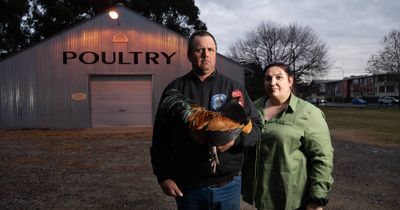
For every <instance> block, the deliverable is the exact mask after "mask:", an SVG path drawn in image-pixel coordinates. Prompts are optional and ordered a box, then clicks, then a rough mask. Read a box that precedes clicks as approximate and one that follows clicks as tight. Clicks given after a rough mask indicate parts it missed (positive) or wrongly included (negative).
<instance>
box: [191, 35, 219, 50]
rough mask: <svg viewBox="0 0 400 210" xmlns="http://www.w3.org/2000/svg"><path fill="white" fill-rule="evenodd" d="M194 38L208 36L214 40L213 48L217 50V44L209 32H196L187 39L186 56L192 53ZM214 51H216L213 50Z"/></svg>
mask: <svg viewBox="0 0 400 210" xmlns="http://www.w3.org/2000/svg"><path fill="white" fill-rule="evenodd" d="M196 36H210V37H211V38H212V39H213V40H214V43H215V48H217V42H216V41H215V38H214V36H213V35H212V34H211V33H210V32H208V31H206V30H198V31H195V32H193V33H192V35H190V37H189V43H188V54H189V53H192V51H193V48H194V38H196ZM215 50H217V49H215Z"/></svg>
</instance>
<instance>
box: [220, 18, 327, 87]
mask: <svg viewBox="0 0 400 210" xmlns="http://www.w3.org/2000/svg"><path fill="white" fill-rule="evenodd" d="M327 51H328V50H327V47H326V45H325V43H323V42H322V41H320V40H319V39H318V37H317V35H316V34H315V33H314V32H313V30H312V28H310V27H308V26H300V25H298V24H295V23H293V24H289V25H287V26H282V25H277V24H274V23H272V22H264V23H262V24H260V25H259V26H258V27H257V28H256V29H255V30H253V31H250V32H248V33H246V34H245V37H244V39H243V40H239V41H237V42H236V43H234V44H233V45H231V46H230V47H229V53H228V57H230V58H231V59H233V60H235V61H237V62H239V63H241V64H246V65H248V64H251V65H257V66H258V69H262V68H263V67H264V66H266V65H267V64H268V63H271V62H273V61H281V62H284V63H286V64H289V65H290V66H291V67H292V70H293V71H294V73H295V79H296V82H297V83H300V82H304V81H310V80H311V79H312V78H313V77H314V76H317V75H321V74H324V73H325V72H326V71H327V69H328V67H329V65H328V61H327Z"/></svg>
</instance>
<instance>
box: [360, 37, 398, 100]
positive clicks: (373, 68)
mask: <svg viewBox="0 0 400 210" xmlns="http://www.w3.org/2000/svg"><path fill="white" fill-rule="evenodd" d="M382 45H383V49H381V50H379V51H378V52H377V53H376V54H373V55H372V56H371V57H370V59H369V60H368V62H367V68H366V70H367V71H368V72H370V73H372V74H391V75H393V76H394V78H395V80H396V81H397V87H399V85H400V29H392V30H391V31H390V32H389V34H387V35H386V36H385V37H384V38H383V42H382ZM398 92H399V96H400V91H398Z"/></svg>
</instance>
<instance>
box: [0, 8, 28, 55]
mask: <svg viewBox="0 0 400 210" xmlns="http://www.w3.org/2000/svg"><path fill="white" fill-rule="evenodd" d="M28 9H29V5H28V2H27V1H25V0H14V1H12V2H8V1H5V0H3V1H0V14H1V15H0V20H1V21H0V55H1V54H3V53H7V52H13V51H18V50H20V49H21V48H23V47H24V46H25V45H26V37H25V34H26V33H27V32H26V31H24V28H22V27H20V24H21V20H22V18H23V16H24V15H25V13H26V12H27V11H28Z"/></svg>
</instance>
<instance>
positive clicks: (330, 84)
mask: <svg viewBox="0 0 400 210" xmlns="http://www.w3.org/2000/svg"><path fill="white" fill-rule="evenodd" d="M311 84H312V85H311V87H312V94H311V95H310V96H311V97H314V96H317V97H318V96H319V98H321V95H324V96H325V98H326V99H327V100H329V101H330V102H350V101H351V99H352V98H364V99H366V100H367V101H368V102H376V101H377V100H378V98H379V97H382V96H395V97H397V96H399V84H398V83H397V81H396V77H395V75H392V74H379V75H365V76H352V77H346V78H344V79H343V80H334V81H322V82H321V81H319V80H316V82H314V81H313V82H312V83H311ZM324 88H326V92H325V93H323V91H321V90H323V89H324ZM316 93H317V94H316ZM313 94H314V95H313Z"/></svg>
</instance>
